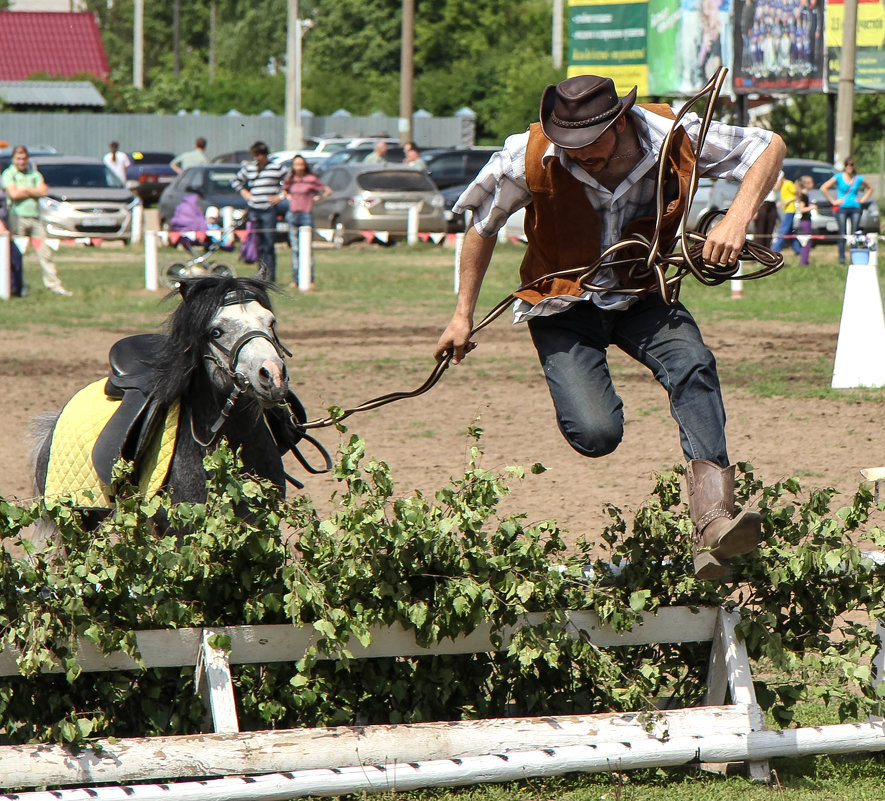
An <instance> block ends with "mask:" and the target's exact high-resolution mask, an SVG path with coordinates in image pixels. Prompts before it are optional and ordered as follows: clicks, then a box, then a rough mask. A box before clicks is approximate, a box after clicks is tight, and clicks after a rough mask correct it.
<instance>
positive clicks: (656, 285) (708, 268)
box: [301, 67, 784, 430]
mask: <svg viewBox="0 0 885 801" xmlns="http://www.w3.org/2000/svg"><path fill="white" fill-rule="evenodd" d="M727 72H728V71H727V70H726V69H725V68H724V67H720V68H719V69H718V70H717V71H716V73H715V74H714V75H713V77H712V78H711V79H710V80H709V81H708V83H707V85H706V86H705V87H704V88H703V89H702V90H701V91H700V92H698V93H697V94H696V95H695V96H694V97H692V98H690V99H689V100H688V101H687V102H686V103H685V105H684V106H683V107H682V108H681V109H680V111H679V113H678V114H677V115H676V119H675V120H674V121H673V124H672V126H671V128H670V131H669V132H668V134H667V136H666V137H665V138H664V141H663V143H662V145H661V150H660V155H659V160H658V176H657V196H656V205H657V213H656V216H655V227H654V234H653V235H652V238H651V239H650V240H649V239H646V238H645V237H643V236H641V235H639V234H634V235H632V236H629V237H626V238H625V239H621V240H619V241H618V242H615V243H614V244H613V245H612V246H611V247H609V248H607V249H606V250H605V251H604V252H603V253H602V254H601V255H600V256H599V258H598V259H596V260H595V261H593V262H592V263H591V264H589V265H582V266H580V267H572V268H569V269H566V270H561V271H559V272H554V273H547V274H546V275H543V276H541V277H540V278H538V279H536V280H534V281H532V282H530V283H528V284H524V285H522V286H520V287H519V288H517V289H516V290H515V291H514V292H512V293H511V294H510V295H508V296H507V297H506V298H504V299H503V300H501V301H500V302H499V303H498V304H497V305H496V306H495V307H494V308H493V309H492V310H491V311H490V312H489V313H488V314H486V316H485V317H483V319H482V320H481V321H480V322H479V323H478V324H477V325H475V326H474V327H473V329H472V330H471V331H470V335H469V337H468V340H469V339H470V338H471V337H473V336H474V335H475V334H476V333H478V332H479V331H481V330H482V329H483V328H485V327H486V326H487V325H489V324H490V323H491V322H492V321H493V320H495V319H497V318H498V317H499V316H500V315H501V314H502V313H503V312H504V311H505V310H506V309H507V308H508V307H510V305H511V304H512V303H513V302H514V301H515V300H517V293H518V292H521V291H523V290H526V289H533V288H536V287H537V286H539V285H540V284H542V283H544V282H547V281H549V280H551V279H553V278H573V279H575V278H576V279H577V281H578V283H579V284H580V285H581V288H582V289H584V290H586V291H588V292H604V291H610V290H611V289H612V287H610V286H599V285H597V284H594V283H593V280H594V278H595V276H596V273H597V272H598V271H599V270H600V269H602V268H617V267H621V268H624V269H625V270H626V273H627V277H628V279H630V280H631V282H635V283H639V284H641V286H636V287H618V288H617V291H618V293H619V294H624V295H646V294H649V292H650V291H657V292H658V293H659V294H660V296H661V298H662V299H663V301H664V303H666V304H668V305H671V304H673V303H675V302H676V299H677V298H678V296H679V289H680V285H681V282H682V280H683V278H685V277H686V276H688V275H692V276H694V277H695V278H696V279H697V280H698V281H700V282H701V283H702V284H704V285H705V286H718V285H719V284H722V283H724V282H725V281H727V280H729V279H730V278H733V277H734V276H735V275H736V273H737V271H738V270H739V269H741V267H742V265H741V262H756V263H758V264H759V265H761V266H760V268H759V269H758V270H755V271H753V272H743V271H742V272H741V280H742V281H750V280H753V279H756V278H762V277H764V276H767V275H771V274H772V273H774V272H777V271H778V270H779V269H780V268H781V267H783V265H784V257H783V255H782V254H781V253H775V252H773V251H771V250H769V249H768V248H766V247H765V246H763V245H760V244H758V243H756V242H752V241H749V242H745V243H744V247H743V248H742V249H741V252H740V254H739V256H738V259H737V260H736V261H735V264H734V265H733V266H728V265H725V266H722V265H714V264H708V263H706V262H705V261H704V260H703V255H702V253H703V249H704V242H705V240H706V233H707V232H708V231H709V230H710V227H711V226H712V224H713V222H714V221H715V220H716V219H717V218H718V217H719V216H722V215H723V214H724V212H714V213H707V214H705V215H704V216H703V218H702V219H701V220H700V222H699V225H698V227H699V229H700V230H699V231H691V230H689V229H688V227H687V226H688V213H689V210H690V209H691V205H692V201H693V200H694V196H695V193H696V192H697V187H698V179H699V177H700V176H699V175H698V157H699V156H700V153H701V149H702V148H703V145H704V141H705V139H706V137H707V133H708V131H709V129H710V124H711V123H712V121H713V110H714V108H715V105H716V101H717V100H718V98H719V93H720V92H721V91H722V85H723V83H724V82H725V75H726V73H727ZM706 96H709V100H708V103H707V108H706V110H705V112H704V116H703V118H702V122H701V130H700V134H699V135H698V142H697V146H696V148H695V149H694V156H695V158H694V165H693V166H692V171H691V176H690V178H689V183H688V191H687V193H686V197H685V206H684V208H683V211H682V220H681V222H680V226H679V235H678V242H679V248H678V249H677V250H676V251H675V252H673V253H663V252H662V251H661V241H660V238H661V223H662V221H663V217H664V211H665V206H664V188H665V179H666V174H667V173H666V170H667V164H668V162H669V156H670V151H671V150H672V148H673V142H674V136H675V134H676V130H677V128H678V126H679V123H680V122H681V121H682V119H683V117H684V116H685V115H686V114H687V113H688V111H689V110H690V109H691V108H692V106H694V104H695V103H697V102H698V101H699V100H701V99H702V98H703V97H706ZM627 248H630V249H631V250H632V251H633V252H635V250H636V249H637V248H638V249H640V250H642V251H644V252H645V256H644V258H643V257H635V256H632V255H631V256H630V257H629V258H622V259H618V258H617V256H618V254H619V253H620V251H622V250H625V249H627ZM649 286H652V287H653V289H651V290H650V289H649ZM453 355H454V354H453V353H452V352H447V353H445V354H444V355H443V357H442V358H441V359H440V360H439V361H438V362H437V363H436V365H435V366H434V368H433V370H432V371H431V373H430V375H429V376H428V377H427V380H426V381H425V382H424V383H423V384H421V386H420V387H418V388H417V389H414V390H410V391H403V392H391V393H389V394H387V395H381V396H380V397H377V398H373V399H372V400H368V401H366V402H365V403H362V404H360V405H359V406H355V407H352V408H349V409H340V410H338V412H337V413H336V414H335V415H334V416H332V417H325V418H321V419H317V420H311V421H310V422H307V423H303V424H302V425H301V429H302V430H307V429H310V428H324V427H326V426H332V425H336V424H337V423H339V422H340V421H341V420H343V419H345V418H346V417H349V416H350V415H352V414H355V413H357V412H364V411H369V410H371V409H377V408H378V407H380V406H385V405H387V404H388V403H393V402H394V401H398V400H404V399H406V398H415V397H418V396H419V395H423V394H424V393H425V392H427V391H428V390H430V389H431V388H433V387H434V386H435V385H436V383H437V382H438V381H439V379H440V378H442V375H443V373H444V372H445V371H446V370H447V369H448V367H449V365H450V364H451V361H452V357H453Z"/></svg>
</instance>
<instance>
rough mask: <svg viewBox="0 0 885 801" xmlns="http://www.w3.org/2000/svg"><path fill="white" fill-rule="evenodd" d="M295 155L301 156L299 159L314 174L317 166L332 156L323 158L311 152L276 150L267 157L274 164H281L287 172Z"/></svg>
mask: <svg viewBox="0 0 885 801" xmlns="http://www.w3.org/2000/svg"><path fill="white" fill-rule="evenodd" d="M296 155H297V156H301V158H303V159H304V160H305V161H306V162H307V166H308V167H310V169H311V170H312V171H313V172H316V171H317V168H318V167H319V165H320V164H322V162H324V161H325V160H326V159H327V158H329V156H331V155H332V154H331V153H328V154H326V155H325V156H315V155H313V151H312V150H278V151H276V152H275V153H271V154H270V155H269V156H268V159H270V161H272V162H273V163H274V164H282V165H283V166H284V167H285V168H286V169H287V170H288V169H290V168H291V166H292V159H293V158H295V156H296Z"/></svg>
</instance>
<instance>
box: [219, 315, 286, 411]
mask: <svg viewBox="0 0 885 801" xmlns="http://www.w3.org/2000/svg"><path fill="white" fill-rule="evenodd" d="M275 321H276V318H275V317H274V314H273V312H271V311H270V310H269V309H266V308H265V307H264V306H262V305H261V304H260V303H259V302H258V301H256V300H250V301H248V302H246V303H236V304H231V305H230V306H222V307H221V308H220V309H219V310H218V313H217V314H216V315H215V317H214V318H213V319H212V322H211V324H210V328H209V330H210V342H211V343H213V344H214V345H217V346H218V347H219V349H223V351H226V352H227V354H228V356H227V357H225V356H224V352H222V353H220V354H219V353H216V356H219V357H221V360H222V361H224V362H228V360H229V359H230V358H233V359H235V363H234V364H230V363H229V362H228V367H229V368H230V369H231V370H233V371H235V372H236V373H238V374H240V375H242V376H245V378H246V379H247V380H248V382H249V384H250V388H251V390H252V391H253V392H254V393H255V395H256V396H257V398H258V400H259V402H260V403H262V404H263V405H267V406H270V405H275V404H278V403H280V402H281V401H282V400H284V398H285V396H286V392H287V391H288V389H289V376H288V372H287V370H286V362H285V359H284V358H283V356H282V355H281V354H280V353H279V351H278V350H277V348H276V346H275V345H274V342H275V341H276V334H275V332H274V328H273V326H274V322H275ZM250 334H251V335H252V336H251V337H250V336H249V335H250ZM244 336H246V337H248V338H247V340H246V341H245V343H244V344H243V345H242V347H241V348H240V350H239V352H238V353H234V352H233V349H234V347H235V346H236V345H237V343H238V342H240V340H241V338H242V337H244ZM268 337H269V339H268Z"/></svg>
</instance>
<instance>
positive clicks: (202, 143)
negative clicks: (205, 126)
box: [169, 136, 209, 173]
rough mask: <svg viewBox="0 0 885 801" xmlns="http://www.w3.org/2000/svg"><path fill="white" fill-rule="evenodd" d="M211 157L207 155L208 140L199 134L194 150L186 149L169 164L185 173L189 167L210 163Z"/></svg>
mask: <svg viewBox="0 0 885 801" xmlns="http://www.w3.org/2000/svg"><path fill="white" fill-rule="evenodd" d="M208 163H209V157H208V156H207V155H206V140H205V139H204V138H203V137H202V136H199V137H197V141H196V142H194V149H193V150H186V151H185V152H184V153H180V154H179V155H177V156H176V157H175V158H174V159H172V161H170V162H169V166H170V167H172V169H173V170H175V172H177V173H183V172H184V171H185V170H186V169H187V168H188V167H199V166H200V164H208Z"/></svg>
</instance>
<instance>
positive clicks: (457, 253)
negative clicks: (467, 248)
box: [454, 234, 464, 295]
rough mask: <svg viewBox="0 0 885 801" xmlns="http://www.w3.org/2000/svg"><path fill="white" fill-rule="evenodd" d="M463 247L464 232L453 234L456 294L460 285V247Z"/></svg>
mask: <svg viewBox="0 0 885 801" xmlns="http://www.w3.org/2000/svg"><path fill="white" fill-rule="evenodd" d="M463 247H464V234H455V282H454V283H455V289H454V292H455V294H456V295H457V294H458V289H459V288H460V286H461V248H463Z"/></svg>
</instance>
